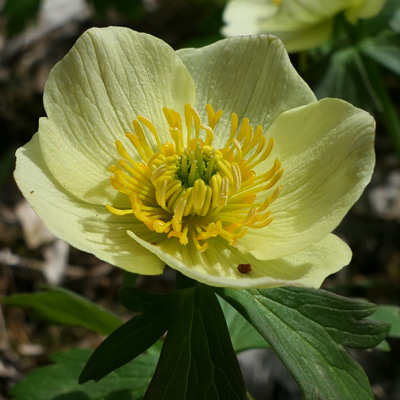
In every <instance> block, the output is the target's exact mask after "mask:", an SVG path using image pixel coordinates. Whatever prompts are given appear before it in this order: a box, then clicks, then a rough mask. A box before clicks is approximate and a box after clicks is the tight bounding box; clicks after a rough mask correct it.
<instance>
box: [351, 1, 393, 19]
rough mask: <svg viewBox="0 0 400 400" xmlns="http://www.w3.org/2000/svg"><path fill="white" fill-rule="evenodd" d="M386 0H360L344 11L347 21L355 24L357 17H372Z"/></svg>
mask: <svg viewBox="0 0 400 400" xmlns="http://www.w3.org/2000/svg"><path fill="white" fill-rule="evenodd" d="M385 2H386V0H362V1H361V3H359V4H358V5H355V6H354V7H352V8H349V9H348V10H347V11H346V13H345V14H346V18H347V19H348V21H350V22H352V23H353V24H355V23H356V22H357V20H358V19H359V18H372V17H374V16H375V15H378V14H379V13H380V12H381V10H382V8H383V6H384V5H385Z"/></svg>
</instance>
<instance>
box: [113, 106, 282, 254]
mask: <svg viewBox="0 0 400 400" xmlns="http://www.w3.org/2000/svg"><path fill="white" fill-rule="evenodd" d="M206 112H207V118H208V121H207V122H208V123H207V124H205V123H204V122H202V121H201V118H200V115H199V113H198V112H197V111H196V110H195V109H194V108H193V107H191V106H190V105H189V104H186V105H185V107H184V121H183V120H182V118H181V116H180V114H179V113H178V112H176V111H175V110H173V109H169V108H166V107H164V108H163V113H164V116H165V118H166V121H167V123H168V126H169V128H168V130H169V135H170V137H171V140H169V141H168V140H167V141H164V143H161V141H160V137H159V135H158V133H157V129H156V127H155V126H154V125H153V123H152V122H151V121H150V120H149V119H147V118H146V117H144V116H141V115H139V116H138V117H137V120H134V121H133V129H134V133H127V134H126V136H127V138H128V139H129V141H130V142H131V145H132V146H133V147H134V149H135V153H133V154H134V156H131V155H130V154H129V152H128V151H127V149H126V148H125V146H124V145H123V144H122V142H121V141H117V142H116V147H117V151H118V153H119V154H120V156H121V158H120V159H119V160H118V165H112V166H111V167H110V171H111V173H112V176H111V177H110V182H111V185H112V187H113V188H114V189H115V190H117V191H119V192H120V193H123V194H125V195H127V196H128V197H129V200H130V203H131V208H130V209H119V208H115V207H113V206H111V205H109V204H107V205H106V207H107V210H108V211H109V212H110V213H112V214H114V215H117V216H123V215H129V214H132V218H136V219H137V220H138V221H141V222H143V224H145V226H146V227H147V228H148V229H149V230H150V231H153V232H156V233H157V234H163V235H166V237H167V238H169V239H171V240H179V243H180V244H181V245H182V246H185V245H188V244H189V243H191V244H192V245H193V246H194V248H195V249H197V250H198V251H199V252H203V251H206V250H207V248H208V242H207V240H208V239H211V238H213V237H217V236H220V237H221V238H223V239H225V240H226V241H227V242H228V243H229V244H230V245H233V246H234V245H235V244H236V243H237V241H238V240H240V239H241V238H242V237H243V236H244V235H245V234H246V233H247V231H248V229H260V228H264V227H266V226H267V225H269V224H270V223H271V221H272V215H271V212H270V211H268V207H269V206H270V205H271V203H273V202H274V201H276V200H277V199H278V197H279V195H280V193H281V191H282V186H281V185H279V186H277V183H278V181H279V180H280V178H281V176H282V173H283V169H282V168H281V163H280V161H279V160H277V159H276V160H275V161H274V162H273V165H272V166H271V162H270V161H267V162H268V164H266V160H268V157H269V156H270V154H271V152H272V149H273V146H274V141H273V139H266V137H265V136H264V135H263V128H262V127H261V126H260V125H258V126H257V127H256V128H255V129H253V128H252V126H251V125H250V122H249V120H248V119H247V118H242V122H241V124H240V127H239V118H238V116H237V114H235V113H232V114H231V129H230V132H229V137H228V138H227V141H226V142H225V143H224V144H223V145H222V146H221V147H220V148H215V147H213V144H214V139H215V137H214V136H215V134H214V129H215V127H216V125H217V124H218V121H219V120H220V118H221V116H222V114H223V112H222V111H221V110H219V111H217V112H215V111H214V109H213V108H212V106H211V105H210V104H208V105H206ZM144 127H146V128H147V129H144ZM160 129H161V127H160ZM184 129H185V131H186V132H184ZM168 130H167V132H168ZM149 134H150V135H151V136H149ZM185 136H186V141H184V137H185ZM151 137H154V140H155V142H156V144H157V147H158V149H157V151H154V148H155V145H154V141H153V139H151ZM150 139H151V140H150ZM266 165H268V166H267V167H266ZM255 166H258V167H257V169H258V170H260V169H264V171H266V172H263V173H261V174H259V175H258V176H257V175H256V173H255V171H254V167H255ZM270 189H271V191H269V190H270ZM164 237H165V236H164Z"/></svg>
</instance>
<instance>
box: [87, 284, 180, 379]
mask: <svg viewBox="0 0 400 400" xmlns="http://www.w3.org/2000/svg"><path fill="white" fill-rule="evenodd" d="M120 297H121V301H122V303H123V304H124V305H125V306H126V307H127V308H129V309H131V310H132V311H138V312H139V314H137V315H136V316H135V317H133V318H132V319H131V320H129V321H128V322H126V323H125V324H124V325H122V326H121V327H120V328H118V329H117V330H115V331H114V332H113V333H112V334H111V335H110V336H108V337H107V338H106V339H105V340H104V341H103V342H102V343H101V345H100V346H99V347H98V348H97V349H96V350H95V352H94V353H93V354H92V356H91V357H90V359H89V361H88V363H87V364H86V366H85V368H84V369H83V371H82V373H81V375H80V377H79V382H81V383H84V382H87V381H89V380H91V379H94V380H95V381H99V380H100V379H102V378H103V377H105V376H106V375H107V374H109V373H110V372H112V371H114V370H115V369H116V368H119V367H121V366H122V365H124V364H126V363H128V362H129V361H131V360H133V359H134V358H135V357H137V356H138V355H140V354H141V353H143V352H144V351H146V350H147V349H148V348H149V347H150V346H151V345H153V344H154V343H155V342H156V341H157V340H158V339H159V338H160V337H161V336H162V335H163V334H164V333H165V331H166V330H167V329H168V325H169V322H170V319H171V316H172V314H173V311H174V305H175V297H176V296H175V294H167V295H153V294H150V293H146V292H142V291H140V290H138V289H134V288H132V287H125V288H123V289H121V294H120Z"/></svg>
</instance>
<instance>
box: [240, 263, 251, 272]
mask: <svg viewBox="0 0 400 400" xmlns="http://www.w3.org/2000/svg"><path fill="white" fill-rule="evenodd" d="M237 269H238V271H239V272H240V273H241V274H248V273H249V272H250V271H251V264H239V265H238V267H237Z"/></svg>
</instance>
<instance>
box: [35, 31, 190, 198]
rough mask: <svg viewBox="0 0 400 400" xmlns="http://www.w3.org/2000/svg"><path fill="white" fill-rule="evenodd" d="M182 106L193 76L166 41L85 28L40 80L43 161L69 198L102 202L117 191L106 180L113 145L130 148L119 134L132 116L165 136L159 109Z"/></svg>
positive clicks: (187, 99) (113, 158) (115, 155)
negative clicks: (141, 118) (146, 121)
mask: <svg viewBox="0 0 400 400" xmlns="http://www.w3.org/2000/svg"><path fill="white" fill-rule="evenodd" d="M186 102H191V103H192V104H193V103H194V102H195V89H194V84H193V81H192V78H191V77H190V75H189V73H188V71H187V69H186V68H185V66H184V65H183V63H182V61H181V60H180V59H179V57H177V56H176V54H175V52H174V51H173V49H172V48H171V47H169V46H168V45H167V44H166V43H165V42H163V41H162V40H160V39H157V38H155V37H153V36H150V35H146V34H142V33H137V32H134V31H132V30H130V29H126V28H119V27H111V28H103V29H98V28H94V29H90V30H88V31H87V32H86V33H84V34H83V35H82V36H81V38H80V39H78V41H77V42H76V44H75V45H74V46H73V48H72V49H71V51H70V52H69V53H68V54H67V56H66V57H65V58H64V59H63V60H62V61H61V62H60V63H58V64H57V65H56V66H55V67H54V68H53V70H52V71H51V73H50V76H49V79H48V81H47V83H46V87H45V93H44V105H45V109H46V112H47V115H48V118H47V119H42V120H41V122H40V126H39V138H40V143H41V147H42V149H43V156H44V157H45V161H46V164H47V166H48V168H49V169H50V170H51V172H52V174H53V175H54V176H55V178H56V179H57V180H58V181H59V182H60V184H61V185H62V186H63V187H64V188H65V189H66V190H68V191H69V192H71V193H72V194H73V195H75V196H77V197H78V198H80V199H82V200H85V201H88V202H91V203H92V204H97V205H104V203H105V199H108V201H109V202H110V201H111V199H114V198H115V196H116V194H117V192H116V191H115V190H114V189H113V188H112V187H111V185H110V184H109V180H108V177H109V175H110V174H109V173H108V168H109V166H110V165H111V164H113V163H116V161H117V160H118V158H119V155H118V152H117V150H116V148H115V140H117V139H120V140H122V141H125V142H126V143H129V141H128V140H127V139H126V138H125V137H124V135H125V133H126V132H132V131H133V127H132V121H133V119H134V118H136V116H137V115H138V114H142V115H144V116H145V117H146V118H148V119H151V120H152V121H153V123H154V124H155V125H156V126H157V127H161V129H160V131H159V134H160V136H161V137H163V136H162V135H164V134H168V125H167V124H166V120H165V118H164V116H163V113H162V107H164V106H167V107H171V108H174V109H175V110H177V111H180V112H183V109H184V104H185V103H186ZM153 143H154V140H153ZM127 146H129V144H127ZM132 153H133V154H135V153H134V150H133V147H132ZM112 203H113V205H114V206H119V204H116V202H115V201H114V200H112Z"/></svg>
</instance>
